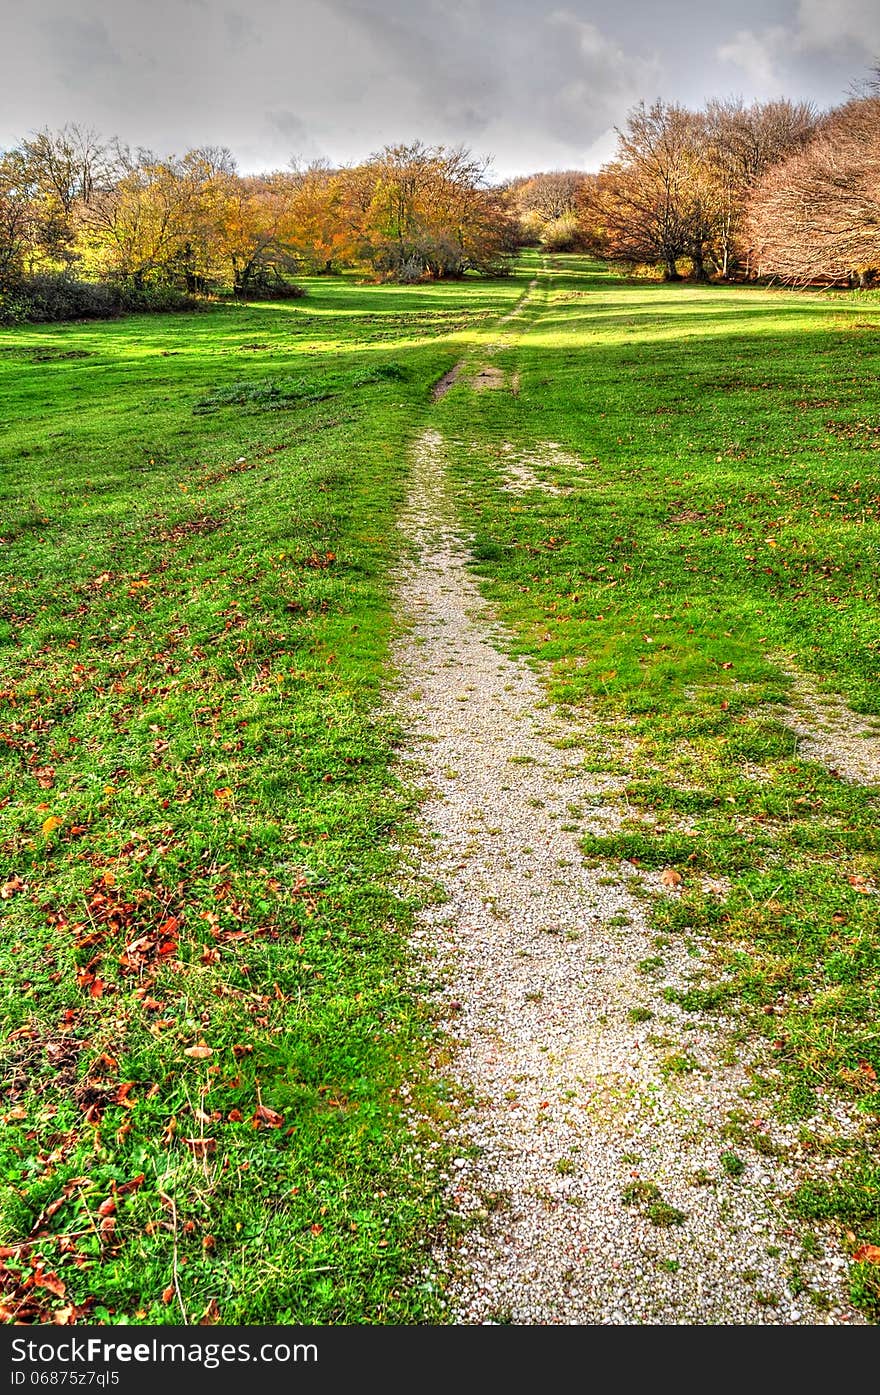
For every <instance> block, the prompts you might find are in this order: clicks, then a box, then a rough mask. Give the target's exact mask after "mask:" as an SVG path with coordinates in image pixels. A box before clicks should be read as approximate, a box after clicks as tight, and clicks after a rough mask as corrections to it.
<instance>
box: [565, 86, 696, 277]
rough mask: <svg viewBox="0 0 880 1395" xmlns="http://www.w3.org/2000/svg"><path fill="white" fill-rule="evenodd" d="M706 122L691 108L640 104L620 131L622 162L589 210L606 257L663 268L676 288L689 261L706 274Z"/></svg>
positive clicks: (607, 173)
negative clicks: (680, 264) (682, 262)
mask: <svg viewBox="0 0 880 1395" xmlns="http://www.w3.org/2000/svg"><path fill="white" fill-rule="evenodd" d="M705 133H706V124H705V119H704V118H703V117H702V116H700V115H698V114H696V113H694V112H690V111H688V110H686V109H685V108H684V107H680V106H674V105H667V104H666V103H664V102H655V103H654V104H653V106H650V107H646V106H645V104H644V102H640V103H639V105H638V106H636V107H634V108H633V109H632V110H631V111H630V113H629V115H628V117H627V123H626V129H625V130H624V131H619V132H618V143H617V155H616V159H615V160H614V161H613V162H612V163H611V164H609V165H606V166H605V168H604V169H603V170H602V172H601V176H600V178H599V180H598V181H597V183H596V186H595V188H594V189H593V190H592V191H591V193H590V194H589V195H588V197H587V210H588V212H589V213H590V215H591V216H592V220H593V221H594V223H595V224H596V226H597V228H598V233H599V236H600V238H601V240H602V243H603V245H604V248H605V250H606V252H607V254H608V255H609V256H611V257H619V258H620V259H621V260H627V261H636V262H659V263H660V264H661V265H662V267H663V271H664V275H665V277H666V279H667V280H669V281H676V280H679V279H680V278H679V272H678V269H677V266H676V262H677V261H678V259H679V257H683V256H690V257H691V259H692V262H693V266H694V271H695V274H696V275H697V276H698V277H702V276H703V275H704V274H705V270H704V260H705V247H706V243H707V241H708V238H709V235H710V229H711V207H710V201H711V192H710V187H709V184H708V182H707V180H706V178H705V164H704V160H703V154H704V150H705Z"/></svg>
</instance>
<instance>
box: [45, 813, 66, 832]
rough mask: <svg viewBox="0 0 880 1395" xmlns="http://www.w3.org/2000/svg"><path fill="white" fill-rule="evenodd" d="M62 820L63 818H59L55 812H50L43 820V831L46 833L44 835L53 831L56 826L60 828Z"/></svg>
mask: <svg viewBox="0 0 880 1395" xmlns="http://www.w3.org/2000/svg"><path fill="white" fill-rule="evenodd" d="M63 822H64V820H63V819H59V818H58V817H57V815H56V814H50V815H49V817H48V818H47V819H45V820H44V821H43V832H44V833H45V834H46V837H47V838H48V836H49V834H50V833H54V832H55V829H56V828H60V827H61V825H62V824H63Z"/></svg>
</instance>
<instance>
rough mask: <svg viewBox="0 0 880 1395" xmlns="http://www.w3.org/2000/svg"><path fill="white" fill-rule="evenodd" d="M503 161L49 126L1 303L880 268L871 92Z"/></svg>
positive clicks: (23, 182) (5, 232)
mask: <svg viewBox="0 0 880 1395" xmlns="http://www.w3.org/2000/svg"><path fill="white" fill-rule="evenodd" d="M488 170H489V166H488V162H487V161H486V160H483V159H480V158H479V157H477V156H475V155H474V154H473V153H472V152H471V151H469V150H467V149H465V148H464V147H461V146H459V147H446V146H442V145H437V146H429V145H425V144H423V143H421V142H419V141H416V142H414V143H412V144H409V145H389V146H386V147H385V148H384V149H383V150H381V151H379V152H377V153H376V154H374V155H372V156H371V157H370V158H369V159H368V160H366V161H364V162H362V163H361V164H358V165H353V166H347V167H344V168H333V167H331V166H329V165H327V164H325V163H314V164H310V165H306V166H299V165H292V166H291V167H290V168H288V169H286V170H280V171H273V172H271V173H267V174H261V175H246V174H242V173H241V172H240V171H239V170H238V169H237V168H236V165H235V161H234V159H233V158H232V156H231V154H230V152H229V151H228V150H226V149H224V148H219V147H212V146H203V147H199V148H197V149H193V150H190V151H187V152H186V153H185V154H184V155H182V156H165V157H160V156H157V155H156V154H154V153H152V152H150V151H146V150H142V149H137V150H134V151H132V150H131V149H130V148H129V147H127V146H124V145H122V144H120V143H119V142H118V141H115V140H114V141H104V140H102V139H101V138H100V137H99V136H97V135H96V134H95V133H94V132H93V131H90V130H87V129H84V128H81V127H77V126H67V127H65V128H63V129H62V130H60V131H50V130H43V131H40V132H39V133H37V134H35V135H33V136H31V137H29V138H28V139H26V140H23V141H22V142H20V144H19V145H17V146H16V147H14V148H13V149H10V150H7V151H5V152H3V153H0V317H2V318H6V319H7V320H9V319H14V318H16V316H18V317H22V318H28V317H36V318H39V317H45V318H53V317H59V318H60V317H64V314H65V313H69V312H71V309H72V312H73V313H77V311H78V312H79V313H81V314H83V315H87V314H89V313H97V314H100V313H108V309H110V310H112V308H114V307H115V308H119V307H125V306H126V305H133V306H143V307H145V308H149V307H150V306H151V305H155V306H157V307H160V308H163V307H164V306H166V305H171V304H174V303H178V301H179V303H185V299H186V297H191V296H197V295H205V294H223V293H228V294H232V295H235V296H240V297H250V298H253V297H256V296H260V295H272V296H278V295H283V294H295V293H297V288H296V285H295V282H294V281H293V279H292V278H294V277H295V275H296V274H297V273H300V274H302V273H321V272H327V273H330V272H334V271H338V270H340V269H342V268H343V267H350V266H358V267H361V268H363V269H364V270H366V271H367V272H368V273H369V274H370V275H371V276H373V277H375V278H376V279H390V280H396V281H408V282H412V281H418V280H422V279H442V278H448V277H461V276H464V275H466V274H468V273H479V274H483V275H497V274H499V273H501V272H503V271H504V270H505V269H506V268H507V265H508V261H509V257H510V255H511V253H513V252H514V251H515V250H516V249H517V248H518V247H520V246H523V245H529V244H531V245H541V246H544V247H546V248H548V249H549V250H558V251H564V250H570V249H583V250H589V251H592V252H594V253H596V254H597V255H600V256H603V257H606V258H608V259H610V260H615V261H621V262H626V263H629V264H631V265H638V266H645V267H649V268H654V269H656V271H657V274H660V275H663V276H664V277H666V278H668V279H670V280H674V279H677V278H679V277H681V276H682V275H684V274H686V275H688V276H691V277H693V278H694V279H697V280H700V279H705V278H707V277H709V276H713V277H716V278H722V279H732V278H739V279H748V278H753V277H776V278H779V279H780V280H782V281H785V282H787V283H792V284H811V283H816V282H822V283H826V284H858V285H866V284H871V283H872V281H873V280H874V278H875V277H876V276H877V275H878V268H880V95H878V94H876V93H875V94H873V95H868V96H863V97H859V98H853V99H852V100H850V101H848V102H846V103H844V104H843V105H842V106H840V107H838V108H836V109H835V110H833V111H831V112H827V113H818V112H817V111H816V110H815V109H814V108H813V107H812V106H811V105H810V104H809V103H806V102H795V101H790V100H787V99H780V100H778V101H771V102H753V103H751V104H746V103H744V102H743V101H741V100H738V99H728V100H723V101H721V100H719V101H712V102H709V103H708V104H707V106H706V107H705V108H704V109H702V110H699V111H692V110H690V109H688V108H686V107H683V106H681V105H678V104H675V103H666V102H660V101H658V102H655V103H653V104H652V105H650V106H648V105H646V104H645V103H639V104H638V105H637V106H636V107H634V108H633V109H632V110H631V111H630V112H629V114H628V116H627V119H626V123H625V125H624V126H623V128H622V129H621V130H620V131H619V132H618V141H617V150H616V152H615V155H614V158H613V159H612V160H611V161H609V162H608V163H607V164H606V165H605V166H604V167H603V168H602V169H601V170H600V171H599V173H598V174H586V173H584V172H582V171H577V170H569V171H551V172H543V173H538V174H532V175H527V176H523V177H522V178H519V179H514V180H510V181H508V182H507V183H505V184H501V185H498V184H494V185H493V184H492V183H491V182H490V180H489V178H488ZM175 298H178V300H175ZM41 306H42V312H41V309H40V307H41ZM53 308H54V311H55V314H53Z"/></svg>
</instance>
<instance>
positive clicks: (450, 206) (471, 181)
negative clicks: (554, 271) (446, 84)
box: [354, 141, 512, 280]
mask: <svg viewBox="0 0 880 1395" xmlns="http://www.w3.org/2000/svg"><path fill="white" fill-rule="evenodd" d="M358 174H359V176H360V177H359V178H356V179H355V181H354V187H355V188H356V189H359V190H361V191H362V192H366V189H367V188H371V196H370V201H369V205H368V206H367V207H366V208H364V209H363V222H362V227H361V229H360V247H361V251H362V254H363V255H364V256H365V257H366V258H367V259H368V260H369V261H370V262H371V264H372V265H373V266H374V267H375V269H376V270H377V271H379V272H380V273H384V274H386V275H389V276H394V277H397V278H401V277H402V278H404V279H418V278H419V277H420V276H422V275H424V274H428V275H430V276H431V277H433V278H434V279H437V280H439V279H440V278H441V277H446V276H453V277H455V276H463V275H464V274H465V272H466V271H469V270H477V271H483V272H487V271H493V270H497V269H498V268H499V266H500V265H501V263H502V260H503V257H504V255H505V253H506V252H507V250H508V249H509V247H510V245H511V240H512V239H511V228H510V219H509V215H508V213H507V210H506V207H505V204H504V201H503V199H502V197H501V194H500V192H499V191H497V190H492V189H489V188H487V187H486V182H485V175H486V163H485V162H484V161H481V160H478V159H477V158H475V157H474V156H473V155H472V154H471V152H470V151H468V150H466V149H465V148H464V147H462V146H458V147H455V148H449V147H447V146H442V145H438V146H426V145H423V144H422V142H421V141H416V142H415V143H414V144H412V145H396V146H386V147H385V149H384V150H382V151H380V152H379V153H378V154H376V155H373V156H371V158H370V160H369V161H368V162H367V163H366V165H365V166H363V167H362V169H361V171H359V172H358Z"/></svg>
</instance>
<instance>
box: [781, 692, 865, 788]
mask: <svg viewBox="0 0 880 1395" xmlns="http://www.w3.org/2000/svg"><path fill="white" fill-rule="evenodd" d="M778 715H779V720H780V721H781V722H783V723H784V724H785V726H787V727H789V728H790V729H791V730H792V731H793V732H795V733H796V734H797V736H799V737H800V740H799V741H798V755H799V756H800V757H801V758H802V759H803V760H814V761H818V762H819V764H820V765H824V766H826V768H827V769H828V770H830V771H831V772H832V774H834V775H837V776H839V777H840V779H842V780H848V781H850V782H851V783H853V784H857V785H880V722H878V719H877V718H876V717H865V716H862V715H860V714H859V713H858V712H853V710H852V708H851V707H848V706H847V705H846V703H845V702H844V701H843V699H842V698H839V697H837V696H836V695H835V694H833V693H823V692H821V690H820V689H819V686H818V681H817V680H816V679H812V678H807V677H806V676H805V675H803V674H798V675H796V676H795V683H794V687H793V690H792V695H791V705H790V706H789V707H783V708H780V710H779V713H778Z"/></svg>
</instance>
